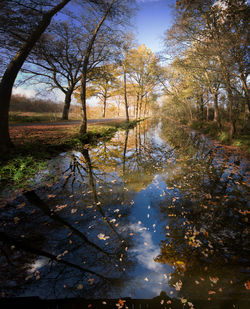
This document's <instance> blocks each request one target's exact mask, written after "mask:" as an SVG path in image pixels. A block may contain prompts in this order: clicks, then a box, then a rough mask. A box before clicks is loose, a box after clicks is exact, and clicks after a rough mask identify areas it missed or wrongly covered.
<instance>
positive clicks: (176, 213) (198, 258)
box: [155, 124, 250, 308]
mask: <svg viewBox="0 0 250 309" xmlns="http://www.w3.org/2000/svg"><path fill="white" fill-rule="evenodd" d="M164 128H165V136H167V137H169V138H170V136H168V135H169V133H168V127H167V125H166V124H165V127H164ZM175 132H176V134H173V132H172V134H171V140H170V143H171V145H173V146H176V145H177V147H178V146H179V147H178V148H177V151H176V154H177V156H178V157H177V159H176V163H174V165H173V172H172V173H171V175H170V176H169V175H168V177H167V178H166V179H165V181H166V184H167V186H168V188H169V190H170V191H171V192H172V198H171V199H169V198H168V199H167V200H166V201H165V202H163V203H162V204H161V211H162V214H163V216H164V217H165V219H166V220H167V222H168V223H167V226H166V228H167V233H166V240H164V241H162V243H161V245H160V247H161V253H160V255H159V256H158V257H156V259H155V261H156V262H159V263H163V264H165V263H167V264H170V265H173V266H175V268H176V270H175V273H174V274H172V276H171V277H172V279H171V280H170V283H172V284H173V285H174V288H175V289H176V290H177V291H179V292H178V293H179V295H180V296H181V297H184V298H186V299H189V300H190V301H192V300H196V304H197V306H198V307H199V305H201V303H199V301H197V300H203V301H204V300H207V304H206V305H205V306H206V308H210V307H209V306H214V307H213V308H221V307H220V306H221V305H223V306H224V307H223V308H232V305H233V304H234V305H235V306H236V308H247V307H246V304H247V302H246V301H247V293H248V291H247V289H246V287H245V283H246V282H247V280H248V279H249V278H248V271H249V268H248V266H247V265H249V264H248V263H249V256H250V254H249V246H248V227H247V225H248V220H247V218H246V215H247V213H248V212H247V192H248V191H247V186H246V177H247V172H246V166H245V163H244V161H240V159H239V158H236V157H234V156H232V155H227V154H225V153H222V152H220V149H216V148H209V147H208V146H207V142H206V140H205V139H204V140H203V139H202V138H199V139H198V140H199V141H197V137H196V136H195V135H194V134H191V135H190V134H187V133H186V132H185V131H184V130H180V129H179V130H178V129H177V130H176V131H175ZM180 132H181V133H180ZM197 147H198V151H197V149H196V150H195V148H197ZM199 149H201V151H199ZM211 302H212V303H211ZM216 302H219V303H220V305H219V304H218V307H217V305H216ZM194 304H195V301H194ZM203 306H204V304H203ZM204 308H205V307H204ZM211 308H212V307H211Z"/></svg>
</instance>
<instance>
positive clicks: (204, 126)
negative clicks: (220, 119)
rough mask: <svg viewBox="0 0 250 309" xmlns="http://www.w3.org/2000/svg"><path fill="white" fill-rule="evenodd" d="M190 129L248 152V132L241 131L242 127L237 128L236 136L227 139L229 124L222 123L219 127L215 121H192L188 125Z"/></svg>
mask: <svg viewBox="0 0 250 309" xmlns="http://www.w3.org/2000/svg"><path fill="white" fill-rule="evenodd" d="M190 127H191V128H192V129H195V130H198V131H199V132H201V133H203V134H206V135H208V136H210V137H211V138H213V139H215V140H217V141H218V142H219V143H221V144H222V145H227V146H233V147H237V148H239V149H240V150H242V151H246V152H248V153H250V134H249V133H248V134H247V133H246V132H244V133H242V128H237V132H238V133H237V134H236V136H235V137H234V138H233V139H232V140H230V139H229V130H230V128H229V125H228V124H227V123H225V124H223V126H222V128H221V129H219V128H218V126H217V125H216V123H215V122H212V121H210V122H201V121H193V122H192V123H191V125H190Z"/></svg>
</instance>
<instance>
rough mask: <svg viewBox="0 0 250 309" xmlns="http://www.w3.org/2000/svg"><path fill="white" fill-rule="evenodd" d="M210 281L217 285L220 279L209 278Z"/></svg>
mask: <svg viewBox="0 0 250 309" xmlns="http://www.w3.org/2000/svg"><path fill="white" fill-rule="evenodd" d="M209 280H210V281H211V282H213V283H214V284H216V283H217V282H218V281H219V278H218V277H209Z"/></svg>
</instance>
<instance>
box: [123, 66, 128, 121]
mask: <svg viewBox="0 0 250 309" xmlns="http://www.w3.org/2000/svg"><path fill="white" fill-rule="evenodd" d="M123 77H124V103H125V111H126V121H127V122H129V114H128V98H127V76H126V70H125V68H124V70H123Z"/></svg>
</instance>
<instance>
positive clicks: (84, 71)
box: [80, 0, 115, 134]
mask: <svg viewBox="0 0 250 309" xmlns="http://www.w3.org/2000/svg"><path fill="white" fill-rule="evenodd" d="M114 2H115V0H112V2H111V3H110V5H109V6H108V8H107V10H106V12H105V14H104V15H103V17H102V19H101V20H100V22H99V23H98V25H97V26H96V28H95V31H94V33H93V35H92V37H91V40H90V42H89V45H88V48H87V50H86V55H85V57H84V61H83V66H82V78H81V94H80V98H81V103H82V124H81V127H80V134H85V133H87V102H86V99H87V98H86V84H87V70H88V64H89V57H90V54H91V51H92V47H93V45H94V42H95V39H96V36H97V34H98V31H99V30H100V28H101V26H102V24H103V23H104V21H105V19H106V17H107V16H108V14H109V12H110V10H111V8H112V6H113V4H114Z"/></svg>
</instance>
